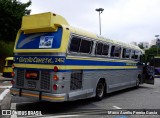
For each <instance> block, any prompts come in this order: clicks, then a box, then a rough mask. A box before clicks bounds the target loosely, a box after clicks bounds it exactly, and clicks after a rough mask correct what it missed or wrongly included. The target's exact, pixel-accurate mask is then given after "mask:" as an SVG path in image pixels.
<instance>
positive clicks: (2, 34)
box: [0, 0, 31, 42]
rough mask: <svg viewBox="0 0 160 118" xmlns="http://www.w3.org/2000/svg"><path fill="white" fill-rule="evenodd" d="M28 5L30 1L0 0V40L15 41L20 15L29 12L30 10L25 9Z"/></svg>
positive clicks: (19, 24)
mask: <svg viewBox="0 0 160 118" xmlns="http://www.w3.org/2000/svg"><path fill="white" fill-rule="evenodd" d="M30 5H31V1H28V2H27V3H22V2H20V1H19V0H0V40H4V41H6V42H7V41H15V38H16V34H17V31H18V30H19V29H20V27H21V21H22V16H24V15H29V14H30V11H31V10H28V9H27V7H29V6H30Z"/></svg>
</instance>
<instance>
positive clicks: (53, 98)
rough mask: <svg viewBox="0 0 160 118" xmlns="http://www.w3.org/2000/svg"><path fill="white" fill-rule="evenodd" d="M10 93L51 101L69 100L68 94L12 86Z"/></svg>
mask: <svg viewBox="0 0 160 118" xmlns="http://www.w3.org/2000/svg"><path fill="white" fill-rule="evenodd" d="M10 93H11V94H12V95H14V96H21V97H31V98H35V99H37V100H45V101H51V102H63V101H67V95H66V94H52V93H46V92H39V91H31V90H25V89H18V88H11V89H10Z"/></svg>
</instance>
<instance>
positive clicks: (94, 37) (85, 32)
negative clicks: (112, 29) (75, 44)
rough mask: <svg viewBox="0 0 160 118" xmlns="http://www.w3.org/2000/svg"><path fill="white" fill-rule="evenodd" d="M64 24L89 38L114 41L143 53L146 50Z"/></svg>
mask: <svg viewBox="0 0 160 118" xmlns="http://www.w3.org/2000/svg"><path fill="white" fill-rule="evenodd" d="M62 26H63V27H65V28H69V29H70V31H71V33H75V34H77V35H80V36H84V37H88V38H91V39H92V38H93V39H97V40H101V41H104V42H107V43H112V44H116V45H119V46H123V47H127V48H131V49H135V50H139V51H141V52H142V53H144V50H142V49H140V48H139V47H138V46H135V45H132V44H127V43H123V42H120V41H116V40H112V39H108V38H105V37H103V36H101V35H97V34H94V33H91V32H88V31H85V30H82V29H79V28H75V27H72V26H66V25H62Z"/></svg>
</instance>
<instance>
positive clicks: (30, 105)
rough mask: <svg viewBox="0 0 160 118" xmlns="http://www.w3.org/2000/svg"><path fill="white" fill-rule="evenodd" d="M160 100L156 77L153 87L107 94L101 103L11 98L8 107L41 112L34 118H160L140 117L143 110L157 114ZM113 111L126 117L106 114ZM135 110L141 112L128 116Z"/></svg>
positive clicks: (155, 117)
mask: <svg viewBox="0 0 160 118" xmlns="http://www.w3.org/2000/svg"><path fill="white" fill-rule="evenodd" d="M159 100H160V78H156V79H155V85H148V84H143V85H141V86H140V88H138V89H136V88H129V89H125V90H121V91H117V92H114V93H110V94H107V95H106V96H105V97H104V99H103V100H102V101H95V100H94V99H93V98H89V99H85V100H77V101H72V102H62V103H53V102H46V101H36V100H34V99H31V98H24V97H22V98H19V97H12V101H11V108H12V109H14V110H17V111H40V112H41V114H42V116H34V117H41V118H42V117H47V118H48V117H49V118H59V117H61V118H62V117H64V118H66V117H68V118H70V117H76V118H77V117H78V118H84V117H87V118H88V117H89V118H97V117H101V118H135V117H136V118H141V117H142V118H143V117H144V118H151V117H153V118H160V115H156V113H155V114H154V113H152V114H149V115H146V114H145V115H143V112H146V111H148V112H153V111H154V110H155V111H160V102H159ZM112 110H113V111H118V112H119V111H124V113H126V114H119V115H117V114H116V115H114V114H112V115H108V111H111V112H112ZM134 110H135V111H137V112H138V111H139V112H141V115H135V114H134V115H131V114H130V112H133V111H134ZM137 112H136V113H137ZM139 112H138V113H139ZM127 113H128V114H127ZM19 117H20V116H19ZM26 117H29V118H30V117H33V116H26Z"/></svg>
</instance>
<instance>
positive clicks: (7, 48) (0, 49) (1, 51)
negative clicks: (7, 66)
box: [0, 40, 14, 57]
mask: <svg viewBox="0 0 160 118" xmlns="http://www.w3.org/2000/svg"><path fill="white" fill-rule="evenodd" d="M13 48H14V42H4V41H3V40H0V56H1V57H11V56H13Z"/></svg>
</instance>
